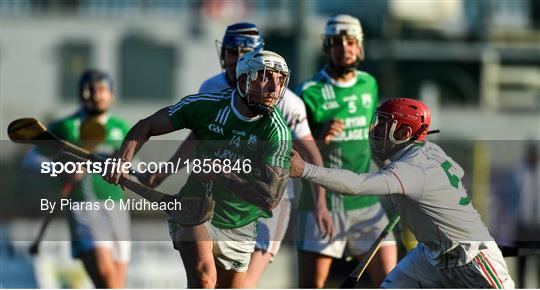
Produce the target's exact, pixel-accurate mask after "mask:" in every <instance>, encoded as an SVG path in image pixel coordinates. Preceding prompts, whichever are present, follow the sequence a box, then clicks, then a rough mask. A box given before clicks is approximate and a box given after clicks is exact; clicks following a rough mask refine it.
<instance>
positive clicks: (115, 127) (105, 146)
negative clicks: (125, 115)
mask: <svg viewBox="0 0 540 290" xmlns="http://www.w3.org/2000/svg"><path fill="white" fill-rule="evenodd" d="M85 119H86V114H85V113H84V112H82V111H81V112H79V113H76V114H74V115H72V116H69V117H67V118H65V119H62V120H59V121H56V122H53V123H52V124H51V125H50V126H49V131H50V132H51V133H53V134H54V135H55V136H57V137H58V138H60V139H62V140H66V141H68V142H70V143H73V144H79V143H80V142H81V137H80V127H81V124H82V123H83V122H84V120H85ZM103 125H104V126H105V134H106V135H105V141H104V142H103V143H101V144H100V145H98V146H97V147H96V149H95V153H98V154H105V155H111V154H113V153H114V152H115V151H116V150H118V149H120V146H121V145H122V140H124V137H125V136H126V134H127V132H128V131H129V128H130V127H129V125H128V124H127V123H126V122H125V121H124V120H122V119H120V118H117V117H115V116H112V115H109V116H108V117H107V119H106V120H105V123H104V124H103ZM109 197H110V198H111V199H113V200H120V199H122V198H124V192H123V191H122V189H121V188H120V187H119V186H116V185H112V184H109V183H108V182H107V181H105V180H104V179H103V178H102V177H101V176H100V175H99V174H86V175H85V176H84V178H83V179H82V180H81V181H80V182H78V183H77V184H76V186H75V187H74V189H73V192H72V194H71V198H72V199H73V200H76V201H81V200H92V199H100V200H104V199H107V198H109Z"/></svg>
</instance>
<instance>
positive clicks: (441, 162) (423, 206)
mask: <svg viewBox="0 0 540 290" xmlns="http://www.w3.org/2000/svg"><path fill="white" fill-rule="evenodd" d="M403 151H404V152H399V153H398V154H397V156H399V157H398V158H396V160H395V161H393V162H392V163H390V164H389V165H388V166H386V167H384V168H383V169H381V172H383V173H384V176H385V177H386V181H387V182H388V186H389V187H390V191H391V192H393V193H397V195H393V196H392V200H393V201H394V203H395V204H396V206H397V207H398V211H399V213H400V215H401V218H402V220H403V222H404V223H405V224H406V225H407V226H408V227H409V228H410V229H411V231H412V232H413V233H414V235H415V237H416V239H417V240H418V241H420V242H423V243H424V244H425V246H426V248H425V249H426V251H427V253H426V254H427V256H428V257H429V258H430V259H431V262H432V264H433V265H437V266H441V267H449V266H451V265H455V266H461V265H465V264H467V263H469V262H470V261H471V260H472V259H474V257H476V255H477V254H478V251H479V250H482V249H485V248H487V246H488V244H492V243H488V242H489V241H493V238H492V237H491V235H490V234H489V231H488V229H487V228H486V226H485V225H484V223H483V222H482V220H481V219H480V215H479V214H478V212H477V211H476V209H474V207H473V206H472V203H471V200H470V198H469V196H468V194H467V191H466V190H465V188H464V187H463V183H462V182H461V178H462V177H463V175H464V171H463V169H462V168H461V167H460V166H459V165H458V164H457V163H456V162H455V161H454V160H453V159H452V158H450V157H449V156H448V155H446V153H445V152H444V151H443V150H442V149H441V148H440V147H439V146H437V145H435V144H433V143H431V142H425V143H424V145H423V146H422V145H420V146H413V147H411V148H406V149H405V150H403Z"/></svg>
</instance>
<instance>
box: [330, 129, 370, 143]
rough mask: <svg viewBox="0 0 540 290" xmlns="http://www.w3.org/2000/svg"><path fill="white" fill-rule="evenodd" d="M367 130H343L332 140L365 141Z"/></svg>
mask: <svg viewBox="0 0 540 290" xmlns="http://www.w3.org/2000/svg"><path fill="white" fill-rule="evenodd" d="M368 133H369V130H368V128H358V129H352V130H345V131H343V132H341V134H339V135H338V136H337V137H336V138H335V139H334V140H335V141H353V140H367V139H368Z"/></svg>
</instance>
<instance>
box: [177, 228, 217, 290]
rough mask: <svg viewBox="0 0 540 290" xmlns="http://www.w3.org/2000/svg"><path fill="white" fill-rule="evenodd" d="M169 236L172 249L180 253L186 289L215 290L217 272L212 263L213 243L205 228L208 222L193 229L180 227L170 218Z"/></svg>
mask: <svg viewBox="0 0 540 290" xmlns="http://www.w3.org/2000/svg"><path fill="white" fill-rule="evenodd" d="M167 221H168V224H169V235H170V236H171V239H172V241H173V245H174V248H175V249H176V250H178V251H179V252H180V256H181V258H182V262H183V264H184V268H185V270H186V276H187V280H188V288H215V286H216V282H217V270H216V265H215V262H214V255H213V253H212V251H213V241H212V238H211V236H210V233H209V230H208V228H207V226H208V225H209V224H210V222H206V223H204V224H202V225H198V226H195V227H180V226H178V224H176V222H174V220H173V219H172V218H170V217H168V218H167Z"/></svg>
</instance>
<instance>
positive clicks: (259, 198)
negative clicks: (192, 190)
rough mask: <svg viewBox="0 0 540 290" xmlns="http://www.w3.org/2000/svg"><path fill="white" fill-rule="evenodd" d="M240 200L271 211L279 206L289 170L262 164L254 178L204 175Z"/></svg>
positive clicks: (232, 175)
mask: <svg viewBox="0 0 540 290" xmlns="http://www.w3.org/2000/svg"><path fill="white" fill-rule="evenodd" d="M205 177H206V178H210V179H212V180H214V181H216V182H219V184H220V185H221V186H223V187H225V188H227V189H228V190H229V191H230V192H232V193H234V194H236V195H237V196H238V197H240V198H241V199H243V200H245V201H247V202H249V203H251V204H253V205H256V206H258V207H260V208H262V209H264V210H267V211H272V210H273V209H274V208H276V206H277V205H278V204H279V202H280V200H281V197H282V196H283V192H284V191H285V188H286V187H287V181H288V180H289V170H287V169H284V168H281V167H278V166H273V165H269V164H264V165H263V168H261V169H260V174H258V176H256V177H255V178H246V177H245V176H240V175H239V174H236V173H233V172H231V173H223V172H221V173H219V174H211V175H206V176H205Z"/></svg>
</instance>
